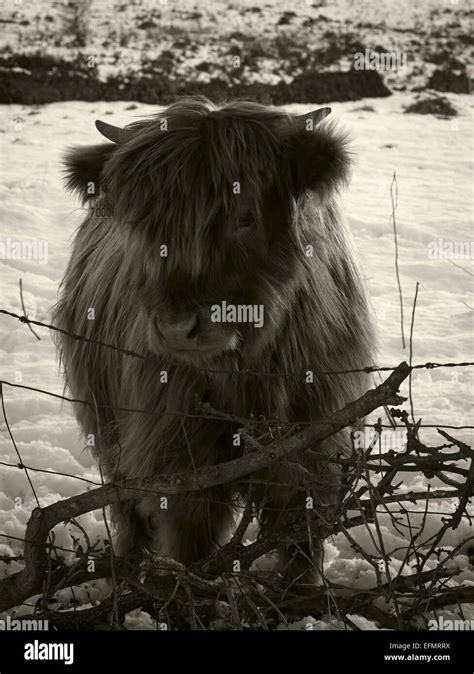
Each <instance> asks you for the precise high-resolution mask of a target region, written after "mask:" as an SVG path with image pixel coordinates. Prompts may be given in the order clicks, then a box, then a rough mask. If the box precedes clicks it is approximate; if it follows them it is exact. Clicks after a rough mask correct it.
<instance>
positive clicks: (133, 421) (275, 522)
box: [55, 98, 374, 563]
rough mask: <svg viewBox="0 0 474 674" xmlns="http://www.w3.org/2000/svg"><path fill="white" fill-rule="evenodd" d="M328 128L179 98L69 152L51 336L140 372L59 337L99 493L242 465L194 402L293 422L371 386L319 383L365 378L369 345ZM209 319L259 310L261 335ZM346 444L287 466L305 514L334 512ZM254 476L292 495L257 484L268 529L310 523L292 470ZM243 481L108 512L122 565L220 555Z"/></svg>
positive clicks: (340, 169)
mask: <svg viewBox="0 0 474 674" xmlns="http://www.w3.org/2000/svg"><path fill="white" fill-rule="evenodd" d="M327 111H328V109H325V110H323V111H316V112H315V113H312V114H310V115H308V116H306V117H304V118H303V119H302V118H296V117H294V116H292V115H290V114H287V113H285V112H283V111H281V110H279V109H274V108H269V107H265V106H260V105H257V104H255V103H249V102H242V101H234V102H230V103H227V104H225V105H223V106H221V107H217V106H215V105H213V104H212V103H210V102H209V101H207V100H206V99H203V98H190V99H182V100H180V101H178V102H177V103H175V104H173V105H171V106H170V107H168V108H167V109H166V110H164V111H163V112H161V113H160V114H158V115H156V116H152V117H150V118H148V119H146V120H144V121H140V122H136V123H133V124H131V125H129V126H127V127H126V128H125V129H123V130H119V129H114V128H113V127H110V126H109V125H106V124H103V123H100V122H97V128H98V129H99V130H100V131H101V132H102V133H103V134H104V135H106V136H107V137H108V138H109V139H112V140H113V141H115V142H113V143H111V142H107V143H104V144H100V145H94V146H91V147H84V148H75V149H72V150H70V151H69V152H68V154H67V156H66V159H65V164H66V176H67V184H68V187H69V189H71V190H73V191H75V192H76V193H78V194H79V196H80V197H81V199H82V201H83V203H85V204H86V205H87V207H88V208H89V212H88V214H87V216H86V217H85V219H84V221H83V223H82V224H81V226H80V227H79V230H78V232H77V234H76V237H75V240H74V245H73V250H72V255H71V258H70V262H69V265H68V267H67V270H66V274H65V277H64V279H63V282H62V287H61V293H60V299H59V302H58V304H57V306H56V309H55V323H56V324H57V325H58V326H59V327H60V328H62V329H64V330H67V331H69V332H72V333H76V334H81V335H84V336H86V337H89V338H93V339H95V340H99V341H101V342H106V343H112V344H116V345H119V346H120V347H122V348H125V349H132V350H134V351H136V352H139V353H141V354H144V355H146V356H148V357H149V358H148V359H146V360H141V359H137V358H129V357H127V356H125V355H123V354H120V353H118V352H116V351H113V350H111V349H107V348H103V347H97V346H94V345H91V344H88V343H86V342H83V341H78V340H73V339H70V338H68V337H66V336H62V337H61V341H60V349H61V355H62V361H63V364H64V368H65V373H66V380H67V385H68V387H69V388H70V390H71V392H72V394H73V396H74V397H75V398H81V399H87V400H89V401H91V403H92V405H91V406H90V407H87V406H83V405H79V406H78V407H77V417H78V420H79V422H80V425H81V427H82V430H83V432H84V433H85V434H86V435H90V434H93V437H94V438H95V449H94V451H95V455H96V457H97V460H98V461H99V463H100V466H101V469H102V470H103V472H104V474H105V475H106V477H107V479H108V480H114V479H115V480H117V479H123V478H145V477H150V476H153V475H158V474H163V473H173V472H177V471H189V470H193V469H195V468H196V467H199V466H204V465H214V464H217V463H220V462H222V461H228V460H231V459H233V458H236V457H237V456H241V455H242V453H243V452H244V451H245V447H244V443H242V445H241V446H235V441H234V433H236V431H237V428H238V426H239V424H237V423H235V424H234V423H231V422H229V421H225V420H219V419H209V418H202V417H200V416H196V411H195V400H196V399H198V400H201V401H206V402H209V403H210V405H211V406H212V407H213V408H215V409H217V410H220V411H223V412H228V413H231V414H233V415H236V416H238V417H241V418H242V417H249V416H250V415H255V416H257V417H258V416H259V415H263V416H264V417H266V418H272V419H274V418H278V419H279V420H280V421H283V422H285V421H288V420H300V421H303V422H304V421H310V420H315V419H320V418H323V417H324V416H326V415H328V414H329V413H331V412H333V411H334V410H336V409H337V408H339V407H341V406H342V405H344V404H345V403H347V402H348V401H350V400H353V399H355V398H356V397H357V396H359V395H360V394H361V393H362V392H363V391H364V390H365V389H367V388H368V386H369V385H370V382H369V380H368V377H367V375H365V374H359V373H354V374H347V375H339V376H318V375H317V372H318V371H325V370H341V369H352V368H361V367H364V366H367V365H370V364H371V363H372V353H373V347H374V335H373V328H372V322H371V317H370V311H369V308H368V302H367V298H366V293H365V290H364V284H363V282H362V279H361V276H360V273H359V271H358V268H357V264H356V261H355V258H354V253H353V251H352V249H351V245H350V240H349V236H348V232H347V231H346V229H345V227H344V224H343V222H342V219H341V216H340V214H339V210H338V207H337V192H338V189H339V187H340V186H342V185H343V184H344V183H345V182H346V181H347V178H348V171H349V164H350V162H349V154H348V151H347V147H346V141H345V138H344V137H343V136H342V135H341V134H340V133H338V132H337V131H336V130H335V127H334V125H333V124H331V123H330V122H328V121H325V120H323V119H322V118H323V117H324V116H325V115H326V113H327ZM222 302H226V303H227V304H232V305H235V306H241V305H258V306H263V310H264V321H263V326H261V327H257V326H256V325H255V324H252V323H251V322H247V323H243V322H241V323H233V322H221V323H216V322H212V321H211V319H210V315H211V307H212V306H214V305H220V304H222ZM308 371H314V381H313V382H312V383H309V382H308V381H307V379H308V377H307V376H306V373H307V372H308ZM285 372H286V373H294V374H293V375H292V376H280V375H281V373H285ZM256 373H260V374H256ZM124 408H132V409H135V410H146V411H147V413H136V412H126V411H121V410H123V409H124ZM188 414H189V415H191V416H187V415H188ZM347 443H348V440H347V434H345V433H341V434H339V435H338V436H335V437H333V438H331V439H330V440H328V441H326V442H324V443H322V444H321V445H320V446H317V447H314V448H313V450H312V451H310V452H306V453H305V455H304V456H303V457H300V458H299V461H300V463H302V464H303V465H304V466H305V467H306V468H308V469H309V470H310V471H312V473H313V474H314V489H313V496H314V498H315V499H316V505H317V504H318V503H322V504H324V503H329V502H330V501H331V499H333V498H334V494H335V491H336V488H337V475H336V474H335V473H334V471H332V470H331V468H330V467H329V466H328V463H327V457H328V456H330V455H332V454H333V453H335V452H339V451H341V450H344V449H345V448H347ZM255 477H256V478H258V479H259V480H260V481H262V477H264V478H266V479H267V480H268V479H269V478H270V479H271V480H272V481H274V482H276V483H280V485H281V484H282V483H283V484H287V485H288V486H287V487H285V486H283V487H282V486H276V487H273V488H272V487H269V486H268V485H267V486H262V485H260V486H258V485H257V486H256V488H255V490H254V498H255V501H256V506H257V508H258V510H259V512H260V520H261V526H262V529H263V530H268V527H276V526H279V525H281V522H282V517H284V515H285V513H290V512H291V513H293V514H294V513H295V512H296V513H297V516H298V517H299V518H303V517H305V513H304V508H305V502H306V501H305V499H306V493H305V492H304V490H303V491H298V490H295V489H294V488H293V489H292V485H295V484H296V482H297V476H296V475H292V472H291V469H289V468H288V465H286V466H280V467H276V468H274V469H272V470H271V471H267V472H266V473H265V474H264V475H263V476H262V475H257V476H255ZM243 482H245V481H240V482H239V483H238V484H230V485H223V486H221V487H216V488H213V489H209V490H202V491H201V492H193V493H190V494H187V495H181V496H171V497H169V498H168V508H167V509H162V508H160V502H159V500H158V498H157V497H156V496H150V495H148V496H147V495H144V496H143V497H142V498H140V499H138V500H136V501H134V502H133V504H132V503H131V502H127V503H125V502H124V503H122V504H121V507H116V508H115V509H114V512H113V517H114V520H115V525H116V527H117V532H118V552H119V553H120V554H124V553H126V552H129V551H130V550H131V549H138V548H140V547H141V546H148V547H152V548H153V549H155V550H157V551H158V552H159V553H162V554H169V555H171V556H173V557H174V558H176V559H178V560H180V561H182V562H184V563H191V562H194V561H196V560H198V559H200V558H202V557H203V556H205V555H207V554H208V553H209V552H210V551H211V550H212V548H213V546H214V545H215V544H219V543H221V542H222V535H223V533H225V531H226V529H228V527H229V524H230V523H231V521H232V516H233V504H234V503H235V499H236V498H237V497H238V495H239V493H241V492H242V490H243V489H244V490H245V489H246V487H245V485H244V484H243Z"/></svg>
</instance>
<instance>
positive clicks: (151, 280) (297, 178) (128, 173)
mask: <svg viewBox="0 0 474 674" xmlns="http://www.w3.org/2000/svg"><path fill="white" fill-rule="evenodd" d="M327 112H328V109H327V108H326V109H323V110H320V111H316V112H315V113H311V114H310V115H307V116H304V117H303V118H292V117H290V116H288V115H286V114H285V113H282V112H280V111H276V110H274V109H269V108H265V107H263V106H258V105H256V104H245V103H233V104H229V105H227V106H225V107H224V108H221V109H219V110H217V109H215V108H213V107H212V106H211V105H210V104H209V103H208V102H204V101H202V100H197V99H191V100H183V101H182V102H180V103H177V104H175V105H174V106H171V107H170V108H168V110H166V111H164V112H163V113H162V114H161V115H160V116H159V117H158V118H153V119H152V120H148V121H145V122H139V123H137V124H132V125H131V126H129V127H126V129H117V128H115V127H110V126H109V125H105V124H104V123H97V127H98V129H99V130H100V131H101V132H102V133H103V134H104V135H106V136H107V137H108V138H109V139H110V140H112V141H114V142H115V146H113V145H112V146H101V147H103V148H104V153H105V155H104V161H103V165H102V166H101V167H100V169H99V170H96V171H95V179H96V180H97V181H98V182H99V183H100V184H101V188H102V190H103V192H104V196H103V197H102V198H101V199H102V201H103V202H104V203H109V204H110V206H112V207H113V211H114V214H115V219H116V221H117V222H115V223H110V224H109V226H111V227H121V228H122V231H123V236H124V263H126V261H127V260H129V261H130V260H135V263H133V264H130V269H129V274H130V287H131V288H133V289H136V291H137V304H139V305H140V312H141V316H142V317H143V319H144V325H146V331H147V339H148V344H149V347H150V348H151V350H152V351H154V352H155V353H158V354H160V355H163V354H165V355H167V356H170V357H171V358H173V359H177V360H181V361H188V362H193V363H198V364H204V363H206V364H207V363H208V362H209V361H210V360H216V359H217V360H219V359H221V360H222V359H228V358H229V357H230V358H233V357H236V356H237V357H238V356H239V355H245V353H248V352H249V351H250V352H252V353H253V354H256V353H258V352H259V351H260V350H261V349H264V348H265V346H266V345H267V344H269V343H271V342H274V341H275V340H276V339H277V334H278V328H279V326H281V324H282V322H283V321H284V319H285V316H286V315H287V313H288V309H289V305H290V304H292V303H293V302H294V301H295V297H296V296H297V291H298V288H299V287H300V286H301V284H302V283H304V282H305V278H306V275H307V272H308V261H307V258H306V257H305V245H306V243H307V242H308V241H307V239H308V237H309V238H311V231H310V229H311V225H310V224H308V223H307V222H306V221H305V217H304V201H305V199H306V198H307V194H308V192H313V193H316V195H317V196H318V198H319V200H320V202H321V205H323V204H324V203H325V202H326V201H327V198H328V195H329V194H330V193H331V192H332V190H333V188H334V187H335V184H336V182H337V180H340V179H342V178H344V176H345V171H346V168H347V155H346V153H345V150H344V146H343V143H342V141H341V140H340V139H338V138H336V137H334V135H333V133H332V131H331V130H330V129H329V128H327V127H326V128H324V126H321V125H320V124H319V123H320V121H321V120H322V119H323V118H324V117H325V116H326V114H327ZM89 151H92V148H91V149H90V150H89ZM83 156H84V155H83ZM78 157H79V155H70V156H69V159H68V162H69V164H68V166H69V182H70V186H72V187H77V185H76V184H75V182H73V180H75V179H76V175H75V174H74V173H73V169H74V168H76V170H77V163H78ZM74 161H75V162H76V165H74ZM89 177H90V176H89ZM313 236H314V232H313ZM137 260H141V262H142V264H141V265H139V266H137V265H136V261H137Z"/></svg>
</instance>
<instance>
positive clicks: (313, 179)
mask: <svg viewBox="0 0 474 674" xmlns="http://www.w3.org/2000/svg"><path fill="white" fill-rule="evenodd" d="M323 110H328V108H323ZM317 112H319V111H317ZM312 115H313V116H312ZM325 116H326V115H324V116H322V115H319V116H316V118H315V114H314V113H310V114H309V115H307V116H302V117H298V118H296V120H297V123H296V124H294V126H293V131H292V133H291V137H290V163H291V175H292V180H293V185H294V189H295V192H296V193H297V194H301V193H302V192H305V191H306V190H311V191H313V192H316V193H317V194H318V196H319V197H320V198H321V199H326V198H328V197H330V196H331V194H333V192H334V191H335V190H337V189H338V188H339V187H341V186H342V185H344V184H347V182H348V180H349V174H350V165H351V159H350V152H349V150H348V138H347V135H345V134H344V133H341V132H340V131H337V130H336V129H335V125H334V123H332V122H327V121H322V120H323V119H324V117H325Z"/></svg>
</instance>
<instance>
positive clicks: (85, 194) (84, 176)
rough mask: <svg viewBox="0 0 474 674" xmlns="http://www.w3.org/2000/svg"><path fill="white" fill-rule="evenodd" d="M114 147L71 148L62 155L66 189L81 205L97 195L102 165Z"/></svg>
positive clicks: (106, 144) (100, 181) (100, 182)
mask: <svg viewBox="0 0 474 674" xmlns="http://www.w3.org/2000/svg"><path fill="white" fill-rule="evenodd" d="M116 147H117V146H116V145H111V144H110V143H102V144H101V145H89V146H88V147H72V148H70V149H69V150H67V152H66V154H65V155H64V159H63V161H64V167H65V168H64V178H65V182H66V187H67V189H68V190H70V191H71V192H75V193H76V194H78V195H79V197H80V199H81V201H82V203H83V204H84V203H86V201H87V200H88V199H93V198H94V197H97V196H98V195H99V192H100V187H101V184H102V180H103V178H102V172H103V168H104V164H105V162H106V161H107V159H108V158H109V157H110V156H111V154H112V152H114V151H115V150H116Z"/></svg>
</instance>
